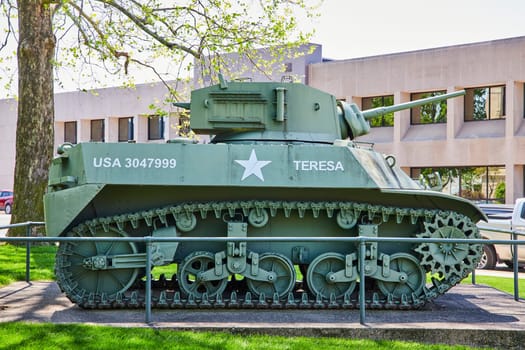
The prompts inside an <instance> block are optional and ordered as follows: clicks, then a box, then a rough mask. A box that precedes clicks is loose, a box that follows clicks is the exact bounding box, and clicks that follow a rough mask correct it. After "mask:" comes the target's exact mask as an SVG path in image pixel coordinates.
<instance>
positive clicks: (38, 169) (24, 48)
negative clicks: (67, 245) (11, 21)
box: [9, 0, 55, 236]
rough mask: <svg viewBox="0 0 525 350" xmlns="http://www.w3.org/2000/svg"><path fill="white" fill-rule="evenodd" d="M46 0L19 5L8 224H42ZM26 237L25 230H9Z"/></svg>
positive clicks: (49, 80) (48, 130)
mask: <svg viewBox="0 0 525 350" xmlns="http://www.w3.org/2000/svg"><path fill="white" fill-rule="evenodd" d="M51 6H52V5H51V4H50V1H49V0H20V1H18V15H19V17H18V27H19V28H18V29H19V34H20V38H19V44H18V98H19V100H18V121H17V128H16V163H15V179H14V193H15V200H14V204H13V214H12V217H11V222H12V223H21V222H26V221H42V220H43V219H44V205H43V200H42V198H43V195H44V192H45V189H46V186H47V175H48V173H47V172H48V168H49V164H50V162H51V159H52V157H53V145H54V126H53V122H54V101H53V64H52V60H53V55H54V51H55V37H54V34H53V27H52V9H51ZM24 234H25V229H20V230H18V229H17V230H15V229H12V230H10V232H9V235H10V236H20V235H24Z"/></svg>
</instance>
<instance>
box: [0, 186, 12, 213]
mask: <svg viewBox="0 0 525 350" xmlns="http://www.w3.org/2000/svg"><path fill="white" fill-rule="evenodd" d="M12 209H13V191H10V190H2V191H0V210H3V211H5V213H6V214H11V210H12Z"/></svg>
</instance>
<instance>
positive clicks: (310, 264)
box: [44, 80, 484, 309]
mask: <svg viewBox="0 0 525 350" xmlns="http://www.w3.org/2000/svg"><path fill="white" fill-rule="evenodd" d="M461 94H463V92H455V93H451V94H447V95H442V96H437V97H431V98H428V99H423V100H418V101H413V102H408V103H404V104H401V105H394V106H390V107H381V108H377V109H373V110H367V111H360V110H359V109H358V108H357V106H356V105H354V104H347V103H345V102H342V101H337V100H336V99H335V97H334V96H332V95H330V94H328V93H325V92H322V91H319V90H317V89H314V88H312V87H309V86H305V85H303V84H297V83H257V82H226V81H224V80H221V81H220V84H217V85H214V86H210V87H207V88H202V89H199V90H195V91H193V92H192V94H191V103H182V104H178V106H179V107H183V108H188V109H190V110H191V128H192V130H193V131H194V132H196V133H200V134H208V135H214V136H213V138H212V139H211V142H210V143H209V144H196V143H194V142H193V141H192V140H190V139H184V138H181V139H175V140H170V141H168V142H167V143H165V144H136V143H115V144H110V143H81V144H78V145H71V144H64V145H62V146H61V147H59V150H58V157H56V158H55V159H54V160H53V162H52V165H51V168H50V173H49V188H48V192H47V194H46V195H45V199H44V200H45V221H46V231H47V235H49V236H52V237H57V236H60V237H145V236H151V237H182V238H184V237H190V238H199V237H225V239H224V240H222V241H221V240H205V239H200V240H181V241H180V242H169V241H167V240H164V241H162V242H155V243H152V247H151V252H152V253H151V266H153V273H155V269H158V268H159V267H160V266H162V269H163V271H169V272H168V273H163V274H162V275H160V277H158V278H155V279H154V281H153V291H152V305H153V306H154V307H155V306H156V307H171V308H179V307H210V308H213V307H220V308H225V307H226V308H228V307H231V308H234V307H235V308H239V307H246V308H251V307H256V308H259V307H272V308H275V307H278V308H279V307H290V308H297V307H304V308H309V307H312V308H323V307H324V308H338V307H339V308H352V307H359V304H358V301H357V300H358V290H359V288H356V286H357V285H358V284H359V283H360V278H359V276H360V274H361V273H363V272H362V270H361V269H363V270H364V276H365V286H366V306H367V307H373V308H390V309H392V308H393V309H396V308H418V307H420V306H421V305H423V304H425V302H427V301H428V300H431V299H432V298H435V297H437V296H439V295H440V294H443V293H445V292H446V291H447V290H448V289H450V288H451V287H452V286H454V285H455V284H457V283H458V282H459V281H460V280H461V279H463V278H464V277H466V276H467V275H468V274H469V273H470V272H471V271H472V270H474V268H475V267H476V265H477V262H478V260H479V258H480V255H481V246H480V245H479V244H463V243H462V244H436V243H426V242H425V243H419V244H415V243H384V242H383V243H366V249H365V252H366V253H365V254H366V255H365V257H364V265H363V266H361V264H360V263H359V260H358V259H359V252H360V249H359V246H358V244H356V243H355V242H341V241H335V240H333V239H332V240H330V239H326V240H322V241H315V240H308V239H306V240H302V241H301V240H295V241H291V240H290V241H286V240H281V241H257V240H251V241H250V240H249V239H247V241H242V238H244V237H247V238H249V237H358V236H365V237H423V238H442V237H444V238H461V239H471V238H472V239H476V238H479V234H478V229H477V227H476V225H475V223H476V222H478V221H479V220H480V219H484V215H483V214H482V213H481V212H480V210H479V209H478V208H477V207H476V206H474V205H473V204H471V203H470V202H469V201H467V200H464V199H461V198H458V197H455V196H451V195H447V194H444V193H440V192H435V191H430V190H425V189H422V188H421V186H419V185H418V184H417V183H416V182H414V181H413V180H412V179H410V178H409V177H408V176H407V175H406V174H405V173H404V172H403V171H402V170H401V169H400V168H399V167H397V166H396V164H395V159H394V157H392V156H384V155H383V154H380V153H378V152H376V151H374V150H373V148H372V147H371V145H370V144H360V143H358V142H355V141H353V139H354V138H356V137H358V136H360V135H363V134H366V133H367V132H368V131H369V125H368V121H367V120H368V119H370V118H373V117H375V116H378V115H381V114H383V113H388V112H392V111H398V110H402V109H407V108H411V107H414V106H417V105H422V104H426V103H429V102H435V101H438V100H443V99H446V98H451V97H455V96H459V95H461ZM228 237H230V238H232V240H231V241H228V239H227V238H228ZM146 266H147V265H146V247H145V244H144V243H135V242H122V241H121V242H118V243H115V242H98V243H95V242H93V241H88V240H84V241H75V242H73V241H65V242H62V243H61V244H60V247H59V249H58V252H57V256H56V278H57V282H58V284H59V286H60V288H61V289H62V291H63V292H64V293H65V294H66V295H67V296H68V297H69V299H70V300H71V301H72V302H74V303H76V304H78V305H79V306H81V307H84V308H107V307H115V308H125V307H140V306H143V305H144V300H145V299H144V298H145V297H144V294H145V293H144V285H145V283H144V280H145V277H144V276H145V275H146ZM429 275H430V277H431V278H430V280H431V282H429V283H427V276H429Z"/></svg>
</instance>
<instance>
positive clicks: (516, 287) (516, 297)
mask: <svg viewBox="0 0 525 350" xmlns="http://www.w3.org/2000/svg"><path fill="white" fill-rule="evenodd" d="M511 238H512V240H513V241H514V242H516V240H517V239H518V238H517V237H516V231H514V230H512V236H511ZM512 247H513V248H514V250H513V251H514V256H513V257H512V265H513V266H512V269H513V270H514V300H515V301H519V300H520V291H519V283H518V282H519V279H518V268H519V266H518V244H516V243H514V244H513V245H512Z"/></svg>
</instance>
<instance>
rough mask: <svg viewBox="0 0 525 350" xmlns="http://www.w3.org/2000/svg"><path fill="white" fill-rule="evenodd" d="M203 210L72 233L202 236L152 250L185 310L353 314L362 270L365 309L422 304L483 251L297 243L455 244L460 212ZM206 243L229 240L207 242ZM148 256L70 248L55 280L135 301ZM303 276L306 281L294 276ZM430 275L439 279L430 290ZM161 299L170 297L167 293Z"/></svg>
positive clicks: (74, 291) (470, 229) (76, 296)
mask: <svg viewBox="0 0 525 350" xmlns="http://www.w3.org/2000/svg"><path fill="white" fill-rule="evenodd" d="M202 207H203V205H202V204H183V205H178V206H173V207H169V208H161V209H157V210H154V211H153V212H155V213H156V215H151V212H152V211H148V212H145V213H142V214H140V213H139V214H137V215H138V216H139V217H140V218H139V219H136V221H135V222H133V221H128V222H124V223H122V221H119V218H115V217H114V218H107V219H105V220H102V219H98V220H92V221H88V222H86V223H85V224H82V225H80V226H79V227H77V228H75V229H73V230H72V232H71V233H70V235H77V236H83V235H88V236H89V235H93V236H104V235H105V234H107V233H108V232H112V233H113V234H114V235H116V236H118V235H121V236H136V235H137V232H144V227H149V228H150V231H151V236H152V237H154V238H155V237H168V238H169V237H191V238H196V239H195V240H185V241H183V242H166V241H162V242H153V243H152V249H151V257H150V258H151V265H152V266H154V267H158V266H167V267H164V269H166V268H169V269H172V271H173V273H172V275H173V276H176V277H174V279H172V281H171V282H170V286H171V288H172V289H173V290H175V292H174V294H173V296H172V302H173V303H175V304H181V305H185V304H184V303H185V302H188V301H191V302H204V303H205V304H206V305H208V303H210V300H211V301H215V302H216V303H218V304H220V305H222V303H223V302H224V301H225V300H229V301H230V302H232V300H234V301H236V302H238V301H239V300H243V301H244V302H245V301H246V300H249V301H250V302H251V300H252V298H255V299H256V300H258V302H259V303H263V302H264V303H267V302H269V303H274V304H279V305H280V304H286V305H288V306H290V307H294V306H292V305H296V306H297V305H299V304H301V305H303V307H305V306H306V305H314V304H316V303H317V304H318V306H316V307H320V306H319V305H321V304H322V305H325V306H327V307H328V305H329V304H330V305H331V306H330V307H334V305H339V307H349V305H350V304H352V305H354V304H355V303H354V302H355V300H357V298H358V295H357V294H358V292H357V290H358V289H357V288H356V286H357V285H358V284H359V283H361V280H360V275H361V273H362V274H363V275H364V276H365V282H366V283H368V284H369V288H368V289H367V295H368V298H370V301H369V305H371V304H374V305H375V306H374V307H378V305H379V306H385V307H395V305H398V306H399V305H403V307H419V306H420V305H422V304H423V303H424V302H425V301H427V300H429V299H431V298H433V297H435V296H437V295H439V294H441V293H443V292H444V291H446V290H448V289H449V288H450V287H451V286H453V285H454V284H455V283H457V282H458V281H459V280H460V279H461V278H463V277H465V275H466V274H468V272H469V271H471V269H472V268H473V266H475V264H476V263H477V259H479V252H478V251H479V247H477V246H476V245H468V244H467V245H449V246H447V247H446V248H443V246H437V245H434V244H426V243H425V244H419V245H414V244H412V243H394V244H384V243H378V242H374V241H373V240H369V241H367V242H366V243H364V256H360V253H361V249H360V246H359V244H358V243H356V242H344V241H330V240H329V239H326V240H325V241H316V240H312V241H310V240H307V241H296V240H294V238H293V237H297V238H300V237H368V238H372V239H373V238H378V237H396V236H397V237H400V236H401V237H416V236H418V237H435V236H436V235H438V234H441V235H443V234H444V233H446V234H448V235H449V236H450V237H453V238H459V237H467V238H475V237H476V235H477V230H476V228H475V225H473V224H472V223H471V222H470V220H469V219H468V218H466V217H464V216H461V215H459V214H456V213H445V212H439V211H433V212H430V211H428V210H414V209H404V208H394V209H393V208H390V207H380V206H375V207H373V206H370V205H363V204H360V203H352V202H339V203H337V202H336V203H333V202H324V203H316V202H311V203H300V204H297V203H284V202H265V203H264V204H261V203H260V202H253V203H248V204H247V203H246V202H243V203H242V204H241V203H236V202H224V203H213V204H212V205H211V206H210V208H213V210H212V214H213V215H207V214H210V213H205V212H203V210H202ZM170 214H171V215H170ZM128 217H136V216H131V215H129V216H128ZM102 223H103V224H102ZM134 228H135V231H134V230H133V229H134ZM181 228H182V229H181ZM126 230H128V231H126ZM280 232H287V235H286V237H292V238H291V239H290V241H287V240H285V241H277V242H275V241H274V242H270V241H266V240H262V241H250V240H248V239H247V240H246V241H243V240H242V239H243V238H248V237H260V238H264V237H280V236H281V235H280ZM201 237H227V238H228V237H229V238H232V240H231V241H228V240H225V241H220V242H219V241H208V240H203V239H199V238H201ZM95 247H96V248H97V247H99V246H98V245H95ZM77 256H82V257H83V258H82V259H79V258H77ZM455 258H458V259H456V260H454V259H455ZM146 259H147V256H146V254H145V249H144V246H143V245H139V244H135V243H126V244H120V243H119V244H115V245H114V246H111V249H98V250H97V249H95V251H94V252H93V248H92V247H84V246H83V245H82V244H81V245H76V244H71V243H66V244H63V245H61V247H60V249H59V253H58V255H57V272H58V274H57V276H58V277H59V278H58V281H59V284H60V285H61V287H62V289H63V290H65V291H66V294H68V295H69V296H70V298H71V299H72V300H74V301H75V302H76V303H78V304H79V305H81V306H89V307H92V306H91V303H92V302H91V301H90V300H93V297H91V298H90V297H89V296H90V295H92V296H95V299H94V300H99V301H97V302H94V303H95V304H97V305H98V303H99V302H100V300H106V301H107V300H111V301H112V302H116V301H117V300H124V301H126V300H128V301H129V300H131V299H133V298H132V295H137V293H139V294H140V293H141V291H140V289H138V290H136V291H133V290H134V288H136V287H134V286H136V285H137V283H138V282H140V279H141V278H142V277H143V276H144V268H145V267H146ZM82 270H86V271H88V273H89V274H90V279H88V282H85V280H83V281H77V280H76V278H75V276H77V275H80V272H81V271H82ZM298 271H300V274H299V276H301V275H302V277H299V278H298V274H297V272H298ZM427 273H433V274H438V275H439V276H440V278H438V279H435V280H434V282H433V284H432V285H428V286H427V284H426V275H427ZM107 280H115V281H118V282H116V283H112V284H111V283H110V286H109V288H106V290H104V291H99V290H96V289H93V287H92V285H97V283H99V282H100V281H107ZM139 284H140V283H139ZM133 293H136V294H133ZM158 295H159V298H160V296H162V295H163V298H165V296H166V291H164V292H163V291H159V292H158ZM240 296H243V297H240ZM130 298H131V299H130ZM184 300H185V301H184ZM314 301H315V302H314ZM232 303H233V302H232ZM370 303H371V304H370ZM233 304H235V303H233ZM233 304H232V305H233ZM376 304H377V305H376ZM210 305H213V303H211V304H210Z"/></svg>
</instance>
